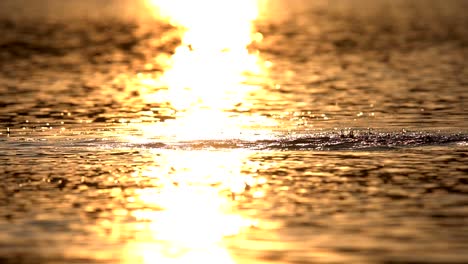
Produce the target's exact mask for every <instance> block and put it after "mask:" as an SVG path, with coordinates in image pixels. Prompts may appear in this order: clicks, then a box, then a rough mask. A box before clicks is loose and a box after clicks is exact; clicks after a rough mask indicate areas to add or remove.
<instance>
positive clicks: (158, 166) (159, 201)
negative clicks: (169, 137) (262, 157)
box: [126, 150, 255, 263]
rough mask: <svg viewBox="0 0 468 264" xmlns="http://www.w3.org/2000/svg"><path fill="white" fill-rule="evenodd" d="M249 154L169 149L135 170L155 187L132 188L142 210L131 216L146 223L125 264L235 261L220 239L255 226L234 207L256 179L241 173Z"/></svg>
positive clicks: (137, 175)
mask: <svg viewBox="0 0 468 264" xmlns="http://www.w3.org/2000/svg"><path fill="white" fill-rule="evenodd" d="M248 155H249V153H246V152H245V151H228V152H226V151H180V150H177V151H176V150H168V151H163V152H159V153H158V155H155V163H154V165H152V166H148V167H146V168H143V169H142V170H139V171H137V172H135V175H133V176H134V177H139V178H149V179H154V180H155V182H156V185H157V186H158V187H157V188H146V189H137V190H135V193H134V198H132V202H133V203H135V204H138V208H144V209H137V210H134V211H133V212H132V213H131V215H132V216H133V217H134V218H135V219H136V220H137V221H138V222H140V223H146V224H145V227H144V228H143V229H144V231H145V236H144V238H142V239H136V240H135V242H130V243H129V244H128V246H127V249H126V252H127V256H126V258H128V263H135V261H137V262H138V261H139V262H138V263H198V261H200V262H203V263H234V261H233V260H232V258H231V257H230V255H229V254H228V251H227V249H226V248H225V247H223V239H224V238H226V237H229V236H234V235H238V234H239V233H240V232H242V230H243V229H244V228H247V227H249V226H251V225H252V224H253V221H251V220H248V219H246V218H244V217H242V216H240V215H239V214H236V213H235V210H234V207H233V204H234V202H235V200H236V196H237V195H238V194H240V193H242V192H243V191H244V189H245V186H246V185H251V184H254V181H255V179H254V178H252V177H250V176H248V175H245V174H242V173H241V170H242V168H243V166H245V162H246V160H247V157H248ZM148 208H152V209H148ZM154 208H158V209H154Z"/></svg>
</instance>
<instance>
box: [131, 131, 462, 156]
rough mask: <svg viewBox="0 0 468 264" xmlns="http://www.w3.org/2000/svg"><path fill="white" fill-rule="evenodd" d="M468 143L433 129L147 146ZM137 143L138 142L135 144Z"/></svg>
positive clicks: (313, 146) (339, 147) (362, 146)
mask: <svg viewBox="0 0 468 264" xmlns="http://www.w3.org/2000/svg"><path fill="white" fill-rule="evenodd" d="M467 143H468V135H467V134H461V133H460V134H440V133H429V132H385V133H384V132H380V133H376V132H364V133H363V132H361V133H356V132H348V133H335V132H327V133H317V134H307V135H295V136H290V135H288V136H279V137H277V138H274V139H267V140H255V141H249V140H241V139H230V140H196V141H178V142H167V143H165V142H150V143H144V144H138V145H139V146H140V147H146V148H164V149H252V150H286V151H287V150H372V149H375V150H385V149H396V148H403V147H420V146H437V145H450V144H458V145H465V144H467ZM134 146H135V145H134Z"/></svg>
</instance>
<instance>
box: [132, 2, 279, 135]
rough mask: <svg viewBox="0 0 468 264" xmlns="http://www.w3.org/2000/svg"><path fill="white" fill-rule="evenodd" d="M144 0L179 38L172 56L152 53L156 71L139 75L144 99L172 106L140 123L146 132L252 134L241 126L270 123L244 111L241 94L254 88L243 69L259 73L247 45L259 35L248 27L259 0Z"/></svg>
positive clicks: (261, 72) (261, 67)
mask: <svg viewBox="0 0 468 264" xmlns="http://www.w3.org/2000/svg"><path fill="white" fill-rule="evenodd" d="M148 5H149V6H150V7H152V8H153V10H154V12H155V13H156V14H157V15H158V16H159V17H162V18H163V19H166V20H167V21H169V23H171V24H172V25H174V26H176V27H177V28H179V29H180V34H181V39H182V44H181V45H180V46H179V47H177V48H176V50H175V54H174V55H173V56H172V57H170V58H159V59H158V63H160V64H163V65H165V69H164V73H163V75H162V76H160V77H159V78H158V79H156V80H155V79H144V78H143V79H141V80H140V83H144V84H145V86H146V88H145V89H144V91H143V95H142V97H143V100H144V101H145V102H146V103H147V104H159V105H161V104H162V105H168V107H169V108H171V109H172V111H173V112H172V116H171V118H170V119H168V120H165V121H164V122H160V123H157V124H154V125H144V126H141V127H140V129H141V130H143V131H144V134H145V137H146V138H163V139H168V138H169V139H176V140H194V139H224V138H226V139H231V138H239V137H244V138H245V137H248V136H252V135H251V134H250V133H248V131H246V128H254V129H255V128H259V127H263V128H265V127H267V128H268V127H273V126H275V125H276V124H275V122H274V121H272V120H269V119H268V118H266V117H264V116H260V115H255V114H250V113H249V112H250V104H251V103H250V102H248V100H246V97H247V96H248V94H249V93H252V92H255V91H257V90H259V89H260V87H259V85H257V84H255V83H252V82H249V78H248V75H250V76H262V75H264V74H265V67H264V65H262V63H261V62H260V59H259V57H258V54H256V53H249V51H248V49H247V46H248V45H249V43H251V42H252V41H260V40H261V37H262V36H261V34H259V33H255V32H254V31H253V29H252V23H253V21H254V20H255V19H256V17H257V16H258V13H259V8H258V6H259V3H257V2H256V1H250V0H242V1H214V0H203V1H181V0H179V1H161V0H148ZM148 87H149V89H148ZM232 111H235V112H234V113H233V112H232ZM244 113H247V114H244ZM268 130H269V129H268ZM259 133H260V134H262V135H263V136H268V131H258V129H257V131H256V132H255V133H253V134H256V135H258V134H259Z"/></svg>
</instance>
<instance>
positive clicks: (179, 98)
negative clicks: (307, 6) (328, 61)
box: [125, 0, 276, 264]
mask: <svg viewBox="0 0 468 264" xmlns="http://www.w3.org/2000/svg"><path fill="white" fill-rule="evenodd" d="M147 3H148V5H149V6H150V7H151V9H152V10H153V11H154V12H155V14H157V16H159V17H160V18H163V19H165V20H167V21H168V22H169V23H171V24H172V25H173V26H175V27H177V28H179V29H180V34H181V35H180V38H181V39H182V41H181V45H180V46H179V47H177V48H176V50H175V53H174V55H173V56H171V57H169V58H168V57H159V58H156V60H157V63H158V64H160V65H164V70H163V74H162V75H161V76H159V77H158V78H153V77H148V78H145V77H143V78H142V77H141V75H140V76H137V83H138V82H139V85H142V86H144V89H142V90H141V93H140V94H141V96H142V99H143V100H144V101H145V103H146V104H148V105H154V106H162V107H165V108H167V109H170V113H169V114H168V116H169V118H167V119H166V120H161V122H157V123H153V124H145V123H139V124H138V123H137V124H131V125H132V127H134V128H135V129H137V130H139V131H141V133H140V134H141V136H135V135H133V136H131V137H125V140H127V141H130V143H142V142H143V143H144V142H152V141H156V142H158V141H161V142H163V143H169V144H170V142H173V141H175V142H178V141H194V140H226V139H235V138H236V139H238V138H243V140H256V139H258V137H261V138H263V139H264V138H265V137H267V136H268V135H270V133H271V132H270V131H271V129H265V127H266V128H271V127H273V126H275V125H276V124H275V123H274V122H273V121H272V120H269V119H268V118H266V117H264V116H260V115H254V114H253V113H250V109H249V104H250V103H249V102H248V100H247V99H246V98H247V96H248V94H249V93H252V92H254V91H255V90H258V89H260V87H259V86H258V85H256V84H249V80H248V76H249V75H250V76H262V75H263V74H264V70H265V69H263V67H262V66H261V63H260V59H259V58H258V54H255V53H250V52H249V51H248V49H247V46H248V45H249V43H251V42H252V41H254V40H256V41H259V40H260V39H261V35H260V34H258V33H257V34H254V32H253V29H252V23H253V21H254V20H255V19H256V17H257V16H258V13H259V10H258V3H257V2H256V1H251V0H240V1H219V0H201V1H190V0H176V1H164V0H148V1H147ZM259 127H261V129H258V128H259ZM153 151H154V163H151V164H149V165H145V166H142V167H140V168H136V170H135V172H134V175H133V177H135V178H137V179H151V180H154V181H155V183H156V186H157V187H155V188H143V189H136V190H135V192H134V194H133V196H132V197H131V201H129V202H132V203H135V204H137V205H139V206H137V207H139V208H146V209H138V210H134V211H132V212H131V213H130V214H131V215H132V217H134V218H135V219H136V220H137V221H138V222H139V223H141V226H140V227H138V228H139V229H141V230H143V232H141V235H139V236H137V237H136V238H135V239H133V240H132V241H130V242H129V243H128V245H127V247H126V250H125V259H128V263H134V261H137V262H139V263H223V264H230V263H236V261H235V260H234V259H233V257H232V256H231V255H230V252H229V251H228V249H227V246H226V245H225V244H226V243H225V242H224V240H225V239H226V238H228V237H231V236H236V235H239V234H241V233H242V231H243V230H244V229H246V228H248V227H250V226H252V225H255V220H251V219H248V218H246V217H244V216H242V215H240V214H238V213H236V212H235V210H234V207H235V203H236V202H237V201H236V200H237V194H240V193H242V192H243V191H244V189H245V188H247V187H248V186H250V185H251V184H253V183H254V181H256V180H258V179H254V178H253V177H252V176H251V175H245V174H243V173H242V171H243V169H244V166H245V164H244V163H245V162H246V161H247V160H248V156H249V155H250V154H249V151H248V150H242V149H241V150H217V151H215V150H197V151H194V150H161V149H154V150H153ZM257 196H258V197H260V196H261V194H260V193H258V194H257ZM148 208H152V209H148ZM154 208H157V209H154Z"/></svg>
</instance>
